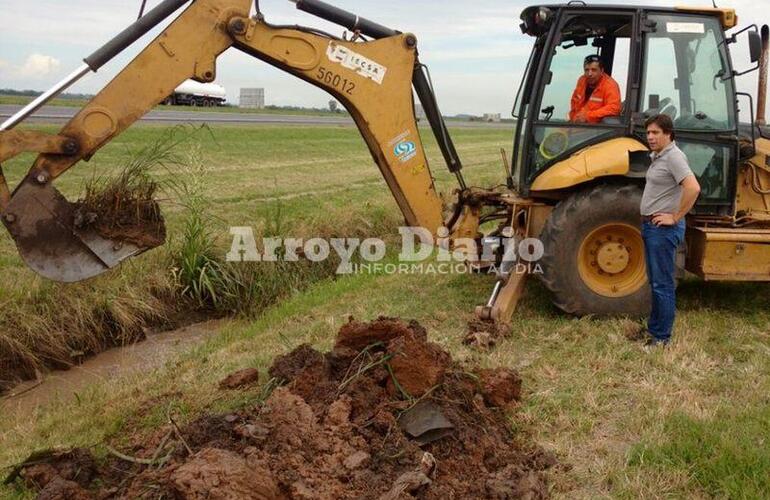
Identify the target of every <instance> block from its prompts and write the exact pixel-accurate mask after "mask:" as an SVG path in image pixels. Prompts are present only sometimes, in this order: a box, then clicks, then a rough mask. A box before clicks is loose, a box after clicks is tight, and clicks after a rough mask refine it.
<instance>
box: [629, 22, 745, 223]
mask: <svg viewBox="0 0 770 500" xmlns="http://www.w3.org/2000/svg"><path fill="white" fill-rule="evenodd" d="M642 26H643V31H644V33H643V58H642V61H643V70H642V75H641V76H642V78H641V93H640V95H641V99H640V100H639V103H638V104H637V112H638V113H637V114H636V115H635V119H634V126H635V128H634V133H635V135H637V136H638V137H639V138H640V139H642V140H643V139H644V134H645V131H644V123H643V122H644V120H645V119H646V118H649V117H650V116H653V115H655V114H658V113H663V114H666V115H669V116H670V117H671V118H672V120H673V122H674V129H675V133H676V138H675V140H676V143H677V145H678V146H679V148H680V149H681V150H682V151H683V152H684V153H685V154H686V155H687V158H688V161H689V163H690V168H691V169H692V171H693V173H694V174H695V175H696V177H697V178H698V181H699V182H700V185H701V190H702V191H701V196H700V198H699V200H698V203H697V205H696V212H697V213H703V214H727V213H729V212H730V209H731V206H732V200H733V199H734V191H735V175H736V172H735V169H734V168H732V165H735V164H736V156H737V154H738V142H737V139H736V138H737V135H738V126H737V110H736V103H735V88H734V82H733V79H732V77H731V76H732V68H731V67H730V63H729V57H728V54H727V48H726V44H725V38H724V33H723V31H722V27H721V24H720V22H719V20H718V19H717V18H714V17H709V16H702V15H687V14H672V13H654V12H648V13H646V14H645V15H644V17H643V22H642Z"/></svg>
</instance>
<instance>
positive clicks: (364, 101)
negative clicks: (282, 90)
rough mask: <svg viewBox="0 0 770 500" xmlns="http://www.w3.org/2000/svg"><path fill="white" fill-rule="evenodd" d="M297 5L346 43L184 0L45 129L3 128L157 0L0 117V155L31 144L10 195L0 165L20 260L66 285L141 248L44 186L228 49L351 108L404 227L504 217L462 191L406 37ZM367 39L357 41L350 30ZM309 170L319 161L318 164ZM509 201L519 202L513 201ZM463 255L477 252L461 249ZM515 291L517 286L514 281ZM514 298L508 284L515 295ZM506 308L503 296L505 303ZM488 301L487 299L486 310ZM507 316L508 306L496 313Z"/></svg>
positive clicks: (161, 14) (232, 0) (470, 234)
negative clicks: (88, 221)
mask: <svg viewBox="0 0 770 500" xmlns="http://www.w3.org/2000/svg"><path fill="white" fill-rule="evenodd" d="M291 1H293V2H294V3H296V4H297V7H298V8H300V9H302V10H305V11H307V12H309V13H312V14H314V15H317V16H320V17H323V18H325V19H327V20H329V21H332V22H335V23H337V24H340V25H343V26H345V27H347V28H348V29H351V30H352V31H353V32H354V33H355V37H354V39H353V40H344V39H339V38H336V37H334V36H332V35H329V34H326V33H322V32H319V31H317V30H313V29H311V28H302V27H298V26H273V25H271V24H268V23H267V22H266V21H265V20H264V17H263V16H262V15H261V13H260V12H259V11H258V12H257V15H256V16H254V17H250V15H249V11H250V7H251V1H250V0H194V1H193V2H192V3H191V4H190V5H188V6H187V7H186V8H185V9H184V11H183V12H182V13H181V14H180V15H179V16H178V17H177V18H176V19H175V20H174V21H173V22H172V23H170V24H169V25H168V27H167V28H166V29H164V30H163V32H161V33H160V35H158V36H157V37H156V38H155V39H154V40H153V41H152V42H151V43H150V44H149V45H148V46H147V47H146V48H145V49H144V50H142V51H141V53H140V54H139V55H138V56H137V57H136V58H135V59H134V60H133V61H132V62H131V63H130V64H129V65H128V66H126V67H125V68H124V69H123V70H122V71H121V72H120V73H119V74H118V75H117V76H116V77H115V78H114V79H113V80H112V81H111V82H110V83H109V84H108V85H107V86H106V87H105V88H104V89H103V90H102V91H101V92H99V93H98V94H97V95H96V96H95V97H94V98H93V99H92V100H91V101H90V102H89V103H88V104H86V105H85V106H84V107H83V108H82V109H81V110H80V111H79V112H78V113H77V115H76V116H75V117H74V118H72V120H70V121H69V122H68V123H67V124H66V125H65V126H64V127H63V128H62V129H61V131H60V132H59V133H58V134H57V135H55V136H51V135H46V134H42V133H39V132H34V131H18V130H13V127H14V126H15V125H16V124H17V123H19V122H20V121H22V120H23V119H24V118H25V117H26V116H27V115H28V114H30V113H31V112H32V111H34V110H35V109H37V108H38V107H39V106H41V105H42V104H43V103H44V102H45V100H46V99H48V98H50V97H53V96H54V95H56V92H60V91H63V90H64V89H65V88H66V87H67V86H68V85H70V84H71V83H72V82H74V81H75V80H76V79H77V78H79V77H80V76H83V75H84V74H86V73H87V72H88V71H89V70H93V71H95V70H96V69H98V68H99V67H100V66H101V65H103V64H104V63H106V62H107V61H108V60H110V59H111V58H112V57H114V56H115V55H117V54H118V53H120V52H121V51H122V50H124V49H125V48H126V47H127V46H128V45H130V44H131V43H132V42H133V41H135V40H136V39H138V38H139V37H140V36H142V35H143V34H144V33H146V32H147V31H149V30H150V29H152V28H153V27H154V26H156V25H157V24H159V23H160V22H162V21H163V20H164V19H165V18H166V17H168V16H169V15H170V14H171V13H173V12H174V11H176V10H177V9H178V8H180V7H181V6H183V5H184V4H185V3H187V2H186V1H184V0H164V1H163V2H162V3H161V4H160V5H158V6H157V7H156V8H155V9H153V10H152V11H150V12H149V13H148V14H147V15H145V16H144V17H142V18H140V19H139V20H138V21H137V22H136V23H134V25H132V26H130V27H129V28H127V29H126V30H125V31H124V32H123V33H121V34H120V35H118V37H116V38H115V39H114V40H112V41H111V42H109V43H108V44H107V45H105V46H104V47H102V48H101V49H99V50H98V51H97V52H95V53H94V54H93V55H91V56H90V57H88V58H86V59H85V65H84V66H83V67H81V68H78V70H77V71H76V72H75V73H73V75H71V76H70V77H69V78H68V79H67V80H66V81H65V82H62V83H61V84H60V85H58V86H57V87H55V89H53V90H52V91H49V92H48V93H46V94H44V95H43V96H42V97H41V98H40V99H38V100H36V101H35V102H33V103H31V104H30V105H29V106H28V107H27V108H26V109H25V110H22V111H21V112H20V113H19V114H17V115H16V116H14V117H12V118H11V119H10V120H8V121H7V122H6V123H4V124H2V126H0V161H3V160H5V159H8V158H10V157H12V156H14V155H16V154H18V153H19V152H21V151H35V152H38V153H40V154H39V156H38V157H37V159H36V160H35V162H34V164H33V166H32V167H31V168H30V170H29V172H28V174H27V175H26V176H25V177H24V179H23V180H22V181H21V182H20V183H19V185H18V186H17V187H16V188H15V190H14V191H13V193H11V192H10V190H9V188H8V186H7V184H6V182H5V179H4V178H3V177H2V171H1V170H0V216H1V217H2V222H3V224H4V225H5V226H6V228H7V229H8V231H9V233H10V234H11V236H12V237H13V239H14V241H15V243H16V246H17V248H18V250H19V253H20V255H21V256H22V258H23V259H24V260H25V262H26V263H27V264H28V265H29V266H30V267H31V268H32V269H34V270H35V271H37V272H38V273H39V274H41V275H43V276H44V277H46V278H49V279H52V280H56V281H64V282H73V281H80V280H83V279H87V278H90V277H93V276H96V275H98V274H101V273H102V272H104V271H106V270H108V269H111V268H113V267H115V266H117V265H118V264H119V263H120V262H121V261H123V260H125V259H127V258H129V257H132V256H135V255H137V254H139V253H141V252H143V251H145V250H148V249H149V247H148V245H146V244H144V245H143V244H141V243H137V242H136V241H121V240H120V239H116V238H115V237H110V236H109V235H105V234H103V233H101V234H100V233H99V232H98V231H97V230H95V229H94V228H92V227H87V226H83V225H82V224H81V223H80V222H79V220H78V219H79V217H78V215H77V213H76V208H75V204H73V203H70V202H69V201H67V200H66V199H65V198H64V196H62V195H61V194H60V193H59V192H58V191H57V190H56V189H55V187H54V186H53V182H54V180H55V179H56V178H57V177H58V176H60V175H62V174H63V173H64V172H65V171H66V170H67V169H69V168H70V167H72V166H73V165H75V164H76V163H78V162H79V161H80V160H86V161H87V160H88V159H89V158H90V157H91V156H92V155H94V154H95V153H96V151H98V150H99V148H101V147H102V146H103V145H105V144H107V143H108V142H109V141H110V140H112V139H113V138H114V137H116V136H117V135H118V134H120V133H121V132H123V131H124V130H125V129H126V128H128V127H129V126H131V125H132V124H133V123H134V122H135V121H137V120H138V119H140V118H141V117H142V116H143V115H144V114H145V113H147V112H148V111H149V110H151V109H152V108H153V107H154V106H156V105H157V104H159V103H160V102H161V101H163V99H164V98H165V97H166V96H168V95H169V94H171V93H172V92H173V90H174V89H175V88H176V87H177V86H179V84H181V83H182V82H183V81H184V80H187V79H190V78H192V79H194V80H197V81H200V82H211V81H213V80H214V79H215V78H216V60H217V57H218V56H219V55H220V54H222V53H223V52H224V51H226V50H227V49H229V48H231V47H234V48H236V49H238V50H240V51H242V52H245V53H247V54H249V55H251V56H253V57H255V58H258V59H260V60H262V61H265V62H267V63H268V64H271V65H273V66H275V67H277V68H280V69H282V70H283V71H286V72H288V73H291V74H292V75H294V76H296V77H298V78H300V79H302V80H304V81H306V82H308V83H310V84H312V85H315V86H316V87H319V88H322V89H324V90H326V91H327V92H329V93H330V94H331V95H333V96H334V97H335V98H336V99H337V100H339V101H340V102H341V103H342V104H343V105H344V106H345V107H346V108H347V109H348V110H349V112H350V113H351V115H352V117H353V119H354V120H355V123H356V125H357V126H358V128H359V130H360V132H361V134H362V136H363V138H364V140H365V142H366V144H367V146H368V147H369V150H370V152H371V154H372V157H373V159H374V161H375V163H376V164H377V166H378V167H379V169H380V172H381V173H382V175H383V177H384V179H385V181H386V183H387V185H388V187H389V188H390V190H391V192H392V194H393V196H394V198H395V199H396V202H397V203H398V206H399V208H400V210H401V212H402V213H403V215H404V218H405V220H406V222H407V224H409V225H410V226H419V227H423V228H426V229H428V230H429V231H430V232H432V233H433V234H434V235H436V234H437V233H438V231H439V229H440V228H441V227H444V226H446V227H448V228H449V231H450V233H449V234H450V241H456V240H457V241H459V240H460V239H466V240H467V239H470V240H475V239H478V238H479V236H480V235H479V231H478V229H479V225H480V223H481V210H482V208H484V207H489V206H492V207H494V209H495V210H497V211H498V212H500V211H502V212H503V214H504V213H505V212H506V211H507V212H508V213H509V214H510V217H509V219H508V223H509V224H510V223H512V219H513V214H514V213H515V212H516V208H515V207H517V204H520V203H521V200H518V199H516V197H515V196H513V195H511V194H510V193H508V194H501V193H499V192H496V191H492V190H489V191H487V190H478V189H468V188H467V186H466V185H465V182H464V180H463V177H462V175H461V172H460V171H461V168H462V165H461V162H460V159H459V157H458V156H457V153H456V151H455V149H454V145H453V144H452V141H451V139H450V138H449V134H448V133H447V130H446V127H445V125H444V122H443V118H442V117H441V114H440V112H439V110H438V106H437V104H436V100H435V96H434V94H433V91H432V88H431V86H430V83H429V79H428V77H427V75H426V71H425V70H424V67H423V66H422V65H421V64H420V63H419V59H418V53H417V39H416V38H415V37H414V35H411V34H403V33H399V32H397V31H394V30H391V29H389V28H386V27H384V26H381V25H378V24H376V23H373V22H371V21H368V20H366V19H362V18H360V17H358V16H355V15H353V14H350V13H348V12H345V11H342V10H340V9H337V8H335V7H333V6H330V5H328V4H325V3H323V2H321V1H319V0H291ZM361 35H364V36H367V37H368V38H371V39H372V40H371V41H369V40H366V41H362V36H361ZM413 88H414V91H415V92H416V94H417V96H418V98H419V99H420V101H421V102H422V104H423V107H424V109H425V111H426V114H427V118H428V121H429V124H430V125H431V129H432V131H433V133H434V135H435V137H436V139H437V142H438V144H439V148H440V150H441V152H442V155H443V157H444V159H445V161H446V163H447V167H448V168H449V170H450V172H452V173H454V174H455V176H456V177H457V180H458V184H459V189H458V191H457V192H458V194H459V195H458V200H457V203H455V205H454V207H452V208H453V209H452V210H450V211H449V212H450V214H449V215H448V217H447V218H446V220H445V216H444V212H445V210H444V206H443V203H442V200H441V198H440V197H439V195H438V193H437V192H436V188H435V186H434V183H433V177H432V175H431V171H430V168H429V165H428V160H427V158H426V155H425V151H424V149H423V144H422V140H421V138H420V131H419V129H418V127H417V122H416V118H415V112H414V103H413V97H412V96H413V93H412V92H413ZM319 168H323V167H322V166H321V167H319ZM519 208H520V207H519ZM468 256H469V257H471V258H472V259H475V258H476V257H477V255H470V253H469V254H468ZM507 281H510V280H507V278H501V279H500V281H499V282H498V285H497V286H496V287H495V293H493V297H492V298H491V299H490V302H489V303H488V304H487V306H486V308H484V309H483V311H482V312H480V313H479V314H480V315H481V316H487V317H490V318H494V319H498V318H497V317H496V316H499V315H498V314H496V313H495V312H494V309H495V307H496V306H495V300H496V298H497V297H498V296H500V295H502V296H506V292H505V290H506V289H507V290H512V289H513V288H514V286H513V285H514V284H513V282H511V283H510V285H511V286H507V285H506V282H507ZM516 287H517V289H520V285H516ZM515 298H518V292H517V293H516V297H515ZM511 304H514V305H515V299H514V300H513V301H512V300H511V299H509V298H506V304H505V307H506V308H507V309H506V311H507V310H508V309H510V308H511ZM498 309H499V307H498ZM506 314H507V315H509V314H508V313H507V312H506Z"/></svg>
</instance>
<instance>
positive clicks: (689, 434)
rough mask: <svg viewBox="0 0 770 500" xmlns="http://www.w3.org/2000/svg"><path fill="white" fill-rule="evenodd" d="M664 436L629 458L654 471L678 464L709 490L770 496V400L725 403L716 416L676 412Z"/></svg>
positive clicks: (733, 495) (728, 494) (728, 495)
mask: <svg viewBox="0 0 770 500" xmlns="http://www.w3.org/2000/svg"><path fill="white" fill-rule="evenodd" d="M663 432H664V436H665V437H664V439H663V440H662V441H661V442H659V443H654V444H652V443H649V444H648V443H644V444H640V445H637V446H635V447H634V448H633V450H632V453H631V458H630V460H629V463H630V464H631V465H633V466H636V467H639V468H642V469H646V470H650V471H654V470H656V469H673V470H676V471H679V472H680V473H681V474H682V475H684V476H687V477H688V478H689V480H690V481H691V482H692V483H694V484H696V485H698V486H699V487H701V488H702V489H703V490H704V491H706V492H707V493H708V494H709V495H713V496H715V497H720V498H766V495H767V494H768V492H770V474H768V471H770V448H769V447H768V446H767V444H768V442H767V441H768V439H770V406H768V405H767V404H766V405H764V406H757V407H753V408H750V409H748V410H743V409H737V408H734V407H725V408H722V409H720V411H719V412H717V415H715V416H714V417H712V418H708V419H697V418H693V417H691V416H689V415H687V414H683V413H675V414H673V415H671V416H670V417H668V418H667V420H666V422H665V425H664V429H663Z"/></svg>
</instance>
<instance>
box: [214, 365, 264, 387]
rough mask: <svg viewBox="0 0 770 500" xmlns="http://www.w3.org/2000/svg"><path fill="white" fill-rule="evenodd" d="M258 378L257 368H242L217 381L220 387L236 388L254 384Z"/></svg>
mask: <svg viewBox="0 0 770 500" xmlns="http://www.w3.org/2000/svg"><path fill="white" fill-rule="evenodd" d="M258 380H259V370H257V369H256V368H244V369H243V370H238V371H237V372H234V373H231V374H230V375H228V376H227V377H225V378H224V379H222V380H221V381H220V382H219V388H220V389H238V388H240V387H245V386H247V385H252V384H256V383H257V381H258Z"/></svg>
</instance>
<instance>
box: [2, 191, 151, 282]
mask: <svg viewBox="0 0 770 500" xmlns="http://www.w3.org/2000/svg"><path fill="white" fill-rule="evenodd" d="M78 219H82V216H80V215H79V214H78V213H77V206H76V205H75V204H72V203H70V202H69V201H67V199H66V198H65V197H64V196H63V195H62V194H61V193H60V192H59V191H57V190H56V188H54V187H53V185H52V184H51V183H50V182H47V183H44V184H36V183H35V182H34V181H32V180H30V179H29V178H28V179H27V180H25V181H24V182H23V183H22V184H21V185H20V186H19V188H18V189H17V190H16V192H15V193H14V194H13V197H12V198H11V201H10V203H9V205H8V207H7V208H6V210H5V211H4V212H3V214H2V220H3V224H5V227H6V228H7V229H8V232H10V233H11V236H12V237H13V239H14V241H15V242H16V247H17V248H18V250H19V254H20V255H21V257H22V258H23V259H24V262H26V264H27V265H28V266H29V267H31V268H32V269H33V270H34V271H35V272H37V273H38V274H40V275H41V276H43V277H45V278H48V279H50V280H54V281H60V282H65V283H72V282H75V281H81V280H84V279H88V278H92V277H94V276H97V275H99V274H101V273H103V272H105V271H107V270H109V269H112V268H113V267H115V266H117V265H118V264H120V262H121V261H123V260H124V259H127V258H129V257H132V256H135V255H137V254H139V253H142V252H144V251H146V250H149V249H150V248H152V247H153V246H158V245H152V246H144V247H142V246H140V245H138V244H136V243H132V242H127V241H119V240H115V239H108V238H105V237H103V236H101V235H99V234H97V231H96V229H95V228H94V227H93V226H92V225H88V224H85V223H84V222H83V221H82V220H78ZM161 242H162V241H161Z"/></svg>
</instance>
